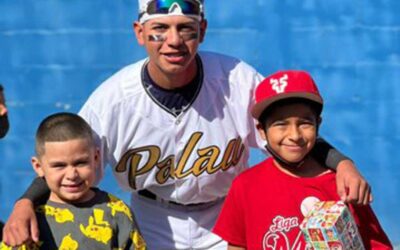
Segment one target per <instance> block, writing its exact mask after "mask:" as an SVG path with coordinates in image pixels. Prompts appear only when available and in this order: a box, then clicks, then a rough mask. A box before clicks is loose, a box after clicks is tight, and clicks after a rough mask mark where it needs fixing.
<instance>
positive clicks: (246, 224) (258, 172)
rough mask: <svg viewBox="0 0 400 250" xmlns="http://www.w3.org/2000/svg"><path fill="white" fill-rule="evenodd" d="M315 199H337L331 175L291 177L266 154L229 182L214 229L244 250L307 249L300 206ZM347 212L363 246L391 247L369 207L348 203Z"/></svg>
mask: <svg viewBox="0 0 400 250" xmlns="http://www.w3.org/2000/svg"><path fill="white" fill-rule="evenodd" d="M303 167H306V166H303ZM315 199H318V200H321V201H323V200H339V196H338V194H337V192H336V176H335V173H333V172H328V173H326V174H323V175H320V176H318V177H310V178H298V177H293V176H290V175H288V174H285V173H284V172H282V171H281V170H279V169H278V168H277V167H276V166H275V164H274V163H273V160H272V158H269V159H267V160H265V161H264V162H262V163H260V164H258V165H256V166H254V167H252V168H250V169H248V170H247V171H245V172H244V173H242V174H241V175H240V176H238V177H237V178H236V179H235V180H234V181H233V183H232V187H231V189H230V191H229V193H228V196H227V198H226V200H225V203H224V206H223V209H222V211H221V214H220V215H219V218H218V220H217V223H216V225H215V227H214V230H213V231H214V233H215V234H217V235H219V236H220V237H221V238H223V239H224V240H226V241H227V242H229V243H230V244H232V245H236V246H241V247H245V248H246V249H306V243H305V241H304V237H303V235H302V234H301V231H300V228H299V225H300V223H301V222H302V220H303V218H304V215H303V214H302V211H301V209H302V208H303V210H304V208H306V207H309V206H310V204H308V203H309V201H310V200H315ZM350 211H351V212H352V214H353V215H354V219H355V221H356V223H357V225H358V226H359V230H360V234H361V237H362V238H363V241H364V245H365V247H366V249H392V247H391V244H390V241H389V239H388V237H387V236H386V234H385V233H384V231H383V230H382V228H381V226H380V225H379V222H378V220H377V218H376V217H375V215H374V213H373V211H372V209H371V207H370V206H362V207H361V206H360V207H352V206H350ZM303 213H304V212H303Z"/></svg>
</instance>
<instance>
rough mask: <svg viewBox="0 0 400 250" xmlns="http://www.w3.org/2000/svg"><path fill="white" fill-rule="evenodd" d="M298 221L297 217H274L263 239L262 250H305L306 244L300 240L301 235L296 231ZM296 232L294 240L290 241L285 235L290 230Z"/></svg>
mask: <svg viewBox="0 0 400 250" xmlns="http://www.w3.org/2000/svg"><path fill="white" fill-rule="evenodd" d="M298 226H299V219H298V218H297V217H288V218H285V217H283V216H280V215H278V216H276V217H275V218H274V219H273V220H272V224H271V225H270V227H269V230H268V232H266V233H265V235H264V237H263V242H262V246H263V250H276V249H293V250H301V249H306V244H305V242H304V240H302V237H301V236H302V233H301V232H300V230H299V229H298ZM292 229H293V230H297V231H299V232H298V233H297V236H296V238H295V239H294V241H292V242H291V241H290V240H289V237H288V235H287V233H288V232H289V231H290V230H292Z"/></svg>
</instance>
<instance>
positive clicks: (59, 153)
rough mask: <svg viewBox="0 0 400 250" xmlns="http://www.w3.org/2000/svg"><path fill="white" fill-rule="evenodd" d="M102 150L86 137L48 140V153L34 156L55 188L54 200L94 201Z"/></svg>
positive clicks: (38, 168) (39, 169)
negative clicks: (97, 170) (97, 168)
mask: <svg viewBox="0 0 400 250" xmlns="http://www.w3.org/2000/svg"><path fill="white" fill-rule="evenodd" d="M98 160H99V153H98V151H96V149H95V148H94V147H93V146H92V144H90V142H89V141H88V140H85V139H73V140H67V141H62V142H46V143H45V144H44V154H43V155H41V156H40V157H33V158H32V165H33V168H34V170H35V171H36V173H37V174H38V175H39V176H44V177H45V179H46V182H47V185H48V186H49V188H50V190H51V194H50V198H49V199H50V200H51V201H54V202H59V203H81V202H85V201H88V200H90V199H91V198H92V197H93V196H94V192H92V191H91V190H90V187H92V186H93V184H94V182H95V179H96V171H95V170H96V166H97V165H98V163H99V162H98Z"/></svg>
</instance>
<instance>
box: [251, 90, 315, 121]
mask: <svg viewBox="0 0 400 250" xmlns="http://www.w3.org/2000/svg"><path fill="white" fill-rule="evenodd" d="M295 103H302V104H306V105H307V106H309V107H310V108H311V110H312V111H313V112H314V113H315V117H316V118H318V117H319V116H320V115H321V112H322V104H320V103H317V102H313V101H311V100H308V99H305V98H299V97H293V98H286V99H282V100H279V101H276V102H274V103H272V104H271V105H270V106H268V107H267V108H266V109H265V110H264V111H263V112H262V113H261V115H260V118H259V119H258V122H259V123H260V124H261V125H262V126H263V128H265V123H266V122H267V118H268V116H269V115H270V114H271V113H272V112H273V111H275V109H277V108H280V107H282V106H285V105H290V104H295Z"/></svg>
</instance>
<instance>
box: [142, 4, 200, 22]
mask: <svg viewBox="0 0 400 250" xmlns="http://www.w3.org/2000/svg"><path fill="white" fill-rule="evenodd" d="M174 4H178V5H179V7H180V8H181V10H182V13H183V14H185V15H201V14H202V9H201V3H200V2H198V1H196V0H153V1H150V2H149V3H148V4H147V8H146V11H145V13H147V14H149V15H153V14H168V13H169V11H170V9H171V7H172V6H173V5H174ZM145 13H141V14H140V15H139V19H140V17H141V16H142V15H144V14H145Z"/></svg>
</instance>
